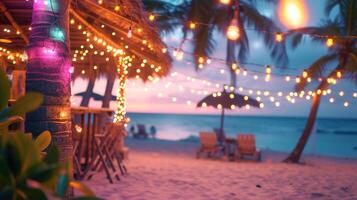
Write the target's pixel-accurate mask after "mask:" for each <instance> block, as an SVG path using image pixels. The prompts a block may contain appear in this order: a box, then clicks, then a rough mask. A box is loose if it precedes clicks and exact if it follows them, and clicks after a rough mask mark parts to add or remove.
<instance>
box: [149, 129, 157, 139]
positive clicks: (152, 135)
mask: <svg viewBox="0 0 357 200" xmlns="http://www.w3.org/2000/svg"><path fill="white" fill-rule="evenodd" d="M150 134H151V137H152V138H153V139H155V138H156V128H155V126H151V127H150Z"/></svg>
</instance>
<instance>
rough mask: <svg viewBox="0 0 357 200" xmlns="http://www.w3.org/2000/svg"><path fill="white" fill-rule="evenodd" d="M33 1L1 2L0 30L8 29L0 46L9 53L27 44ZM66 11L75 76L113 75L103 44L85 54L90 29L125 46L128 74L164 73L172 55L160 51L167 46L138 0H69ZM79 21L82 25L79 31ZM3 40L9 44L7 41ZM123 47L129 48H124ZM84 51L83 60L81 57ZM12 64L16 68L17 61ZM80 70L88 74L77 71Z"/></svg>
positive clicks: (21, 50) (111, 62) (121, 47)
mask: <svg viewBox="0 0 357 200" xmlns="http://www.w3.org/2000/svg"><path fill="white" fill-rule="evenodd" d="M32 4H33V3H32V2H31V1H29V2H26V1H24V0H2V1H0V31H3V30H10V32H6V31H4V34H1V36H0V47H2V48H6V49H7V50H10V51H12V52H20V53H21V52H24V50H25V48H26V46H27V44H28V36H29V28H30V24H31V16H32ZM69 11H70V16H71V19H74V22H75V23H74V24H72V25H70V41H71V49H72V55H74V54H77V55H76V56H77V58H78V59H75V61H73V65H74V66H75V72H76V73H77V75H83V76H84V77H86V76H88V75H90V74H94V75H95V74H101V73H104V74H108V73H109V74H112V70H113V69H115V68H113V67H111V66H112V65H114V62H113V61H110V60H109V61H107V59H106V58H107V57H109V58H110V59H112V56H111V57H110V56H109V54H106V55H104V56H100V52H102V51H103V52H106V50H107V49H106V48H105V47H104V46H103V47H98V46H95V50H97V54H93V53H84V52H85V50H86V49H89V48H88V47H87V46H88V42H86V36H85V34H84V32H83V31H88V32H91V33H92V34H93V35H96V36H98V38H102V39H103V40H105V41H106V42H107V44H108V45H110V46H112V47H113V48H116V49H124V50H125V51H126V52H127V55H131V56H132V57H134V58H135V59H133V66H132V67H130V70H129V77H134V76H136V75H139V76H140V77H141V78H143V79H145V77H148V76H149V75H151V76H163V75H166V74H167V73H168V71H169V68H170V66H171V58H170V57H169V55H168V54H166V53H163V52H162V49H164V48H166V47H165V44H164V43H163V42H162V41H161V39H160V34H159V32H158V30H157V29H156V28H155V26H154V24H153V22H151V21H150V20H149V17H148V16H149V14H148V13H146V12H144V11H143V8H142V2H141V1H140V0H130V1H128V0H125V1H122V0H103V3H102V4H101V5H99V4H98V1H95V0H72V3H71V8H70V10H69ZM78 24H80V25H82V26H83V28H82V29H80V30H79V29H78ZM103 25H104V26H103ZM130 27H131V29H132V33H133V37H132V38H128V37H127V33H128V30H129V29H130ZM113 32H115V34H113ZM1 39H3V42H1ZM4 39H5V40H4ZM6 40H9V41H11V43H6V42H7V41H6ZM4 41H5V43H4ZM86 45H87V46H86ZM126 46H127V47H129V48H127V49H126V48H125V47H126ZM89 50H90V49H89ZM0 51H1V50H0ZM92 51H94V49H93V50H92ZM83 53H84V58H85V59H83V60H81V57H82V56H83ZM5 54H6V52H3V55H5ZM15 57H16V55H15ZM89 57H91V58H90V59H89ZM144 59H146V60H147V65H149V67H141V66H140V64H141V63H142V61H143V60H144ZM0 63H1V62H0ZM8 65H11V63H8ZM108 65H109V67H108ZM150 65H154V66H155V68H156V67H158V66H161V70H159V71H155V70H154V68H153V67H150ZM15 66H17V67H18V66H19V62H17V63H16V64H15ZM93 66H97V69H96V70H98V71H99V72H94V71H92V72H91V71H90V70H93V69H94V68H93ZM82 69H84V70H86V72H87V73H85V74H82V73H81V74H79V73H80V72H81V71H82ZM137 69H140V71H141V73H140V74H138V73H137Z"/></svg>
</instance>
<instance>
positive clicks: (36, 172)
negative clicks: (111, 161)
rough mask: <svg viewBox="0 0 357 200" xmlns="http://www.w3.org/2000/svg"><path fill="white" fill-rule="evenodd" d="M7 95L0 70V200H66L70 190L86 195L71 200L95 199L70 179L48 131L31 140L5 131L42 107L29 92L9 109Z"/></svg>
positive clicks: (90, 193) (85, 189)
mask: <svg viewBox="0 0 357 200" xmlns="http://www.w3.org/2000/svg"><path fill="white" fill-rule="evenodd" d="M9 96H10V84H9V81H8V79H7V77H6V74H5V72H3V71H1V70H0V199H6V200H7V199H11V200H15V199H16V200H17V199H19V200H25V199H29V200H30V199H31V200H32V199H34V200H42V199H54V198H57V199H68V198H67V197H68V191H69V189H70V188H75V189H78V190H80V191H81V192H82V193H84V195H85V196H84V197H78V198H74V199H83V200H86V199H88V200H91V199H98V198H96V197H94V194H93V192H92V191H91V190H90V189H89V188H87V187H86V186H85V185H83V184H81V183H79V182H76V181H73V180H72V175H71V173H70V172H71V170H70V164H69V163H60V162H59V151H58V149H57V147H56V146H54V145H52V146H50V144H51V133H50V132H49V131H44V132H43V133H41V134H40V135H39V136H37V138H36V140H32V135H31V134H25V133H22V132H21V131H19V130H17V131H11V130H8V129H9V128H8V127H9V125H11V124H13V123H14V122H15V123H16V122H19V121H23V119H22V117H21V116H22V115H25V114H26V113H27V112H30V111H32V110H34V109H37V107H38V106H39V105H41V103H42V101H43V97H42V95H41V94H39V93H28V94H26V95H25V96H24V97H21V98H20V99H18V100H17V101H16V102H15V103H14V104H13V105H12V106H11V107H8V106H7V104H8V100H9ZM49 146H50V147H49ZM46 149H47V151H46V153H45V152H44V151H45V150H46Z"/></svg>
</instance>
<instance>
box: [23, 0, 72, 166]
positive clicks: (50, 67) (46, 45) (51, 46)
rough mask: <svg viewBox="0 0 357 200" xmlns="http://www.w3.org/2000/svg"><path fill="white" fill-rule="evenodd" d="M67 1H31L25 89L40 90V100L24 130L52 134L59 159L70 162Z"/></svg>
mask: <svg viewBox="0 0 357 200" xmlns="http://www.w3.org/2000/svg"><path fill="white" fill-rule="evenodd" d="M69 5H70V0H51V1H50V3H48V2H47V4H45V2H44V1H37V2H34V3H33V13H32V24H31V28H32V31H31V33H30V44H29V46H28V50H27V55H28V63H27V72H26V76H27V80H26V91H27V92H29V91H35V92H40V93H42V94H43V95H44V102H43V104H42V105H41V106H40V107H39V109H37V110H36V111H34V112H31V113H29V114H28V115H27V116H26V132H31V133H32V134H33V135H34V136H37V135H38V134H39V133H41V132H42V131H44V130H49V131H50V132H51V134H52V144H54V145H56V146H57V147H58V148H59V151H60V161H61V162H65V161H72V155H73V152H72V132H71V104H70V97H71V89H70V84H71V76H70V73H69V68H70V66H71V59H70V48H69V37H68V36H69V33H68V31H69V23H68V22H69V20H68V19H69V13H68V10H69Z"/></svg>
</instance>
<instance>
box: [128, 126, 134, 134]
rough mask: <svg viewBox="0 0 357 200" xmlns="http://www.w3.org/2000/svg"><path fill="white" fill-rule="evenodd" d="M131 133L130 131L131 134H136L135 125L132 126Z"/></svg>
mask: <svg viewBox="0 0 357 200" xmlns="http://www.w3.org/2000/svg"><path fill="white" fill-rule="evenodd" d="M129 133H130V134H131V135H134V133H135V127H134V126H133V125H131V126H130V129H129Z"/></svg>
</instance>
